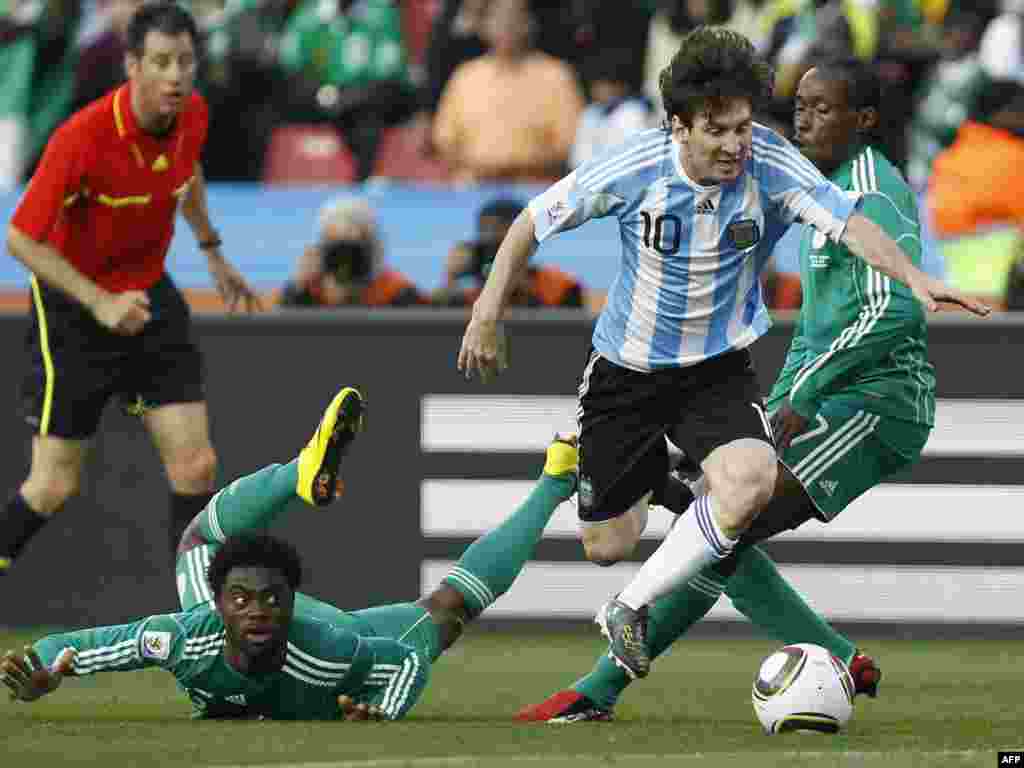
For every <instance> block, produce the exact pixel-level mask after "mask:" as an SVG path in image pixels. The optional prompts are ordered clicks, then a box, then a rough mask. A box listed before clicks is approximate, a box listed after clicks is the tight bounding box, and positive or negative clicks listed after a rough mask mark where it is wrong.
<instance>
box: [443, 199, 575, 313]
mask: <svg viewBox="0 0 1024 768" xmlns="http://www.w3.org/2000/svg"><path fill="white" fill-rule="evenodd" d="M522 210H523V203H522V202H520V201H519V200H515V199H511V198H498V199H496V200H492V201H491V202H489V203H487V204H486V205H484V206H483V207H482V208H481V209H480V210H479V211H478V212H477V225H476V227H477V228H476V239H475V240H473V241H471V242H468V243H457V244H456V245H455V246H454V247H453V248H452V250H451V251H450V252H449V254H448V259H447V262H446V263H445V282H444V287H443V288H441V290H439V291H437V292H436V293H435V294H434V296H433V300H432V303H433V304H435V305H436V306H442V307H469V306H472V305H473V302H475V301H476V299H477V297H478V296H479V295H480V291H481V289H482V288H483V285H484V281H486V279H487V274H488V272H490V269H491V265H492V264H493V263H494V257H495V256H496V255H497V253H498V246H499V245H501V241H502V240H504V239H505V235H506V234H507V233H508V230H509V227H511V226H512V222H513V221H515V220H516V216H518V215H519V214H520V213H521V212H522ZM511 304H512V305H513V306H521V307H574V308H579V307H583V305H584V289H583V286H582V284H581V283H580V282H579V281H578V280H577V279H576V278H574V277H573V276H572V275H570V274H568V273H566V272H563V271H562V270H560V269H558V268H557V267H542V266H537V265H535V264H533V265H530V266H529V267H528V268H527V270H526V272H525V273H524V274H523V275H522V277H521V279H520V280H519V282H518V284H517V285H516V287H515V290H514V292H513V294H512V299H511Z"/></svg>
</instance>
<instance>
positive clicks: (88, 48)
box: [71, 0, 142, 112]
mask: <svg viewBox="0 0 1024 768" xmlns="http://www.w3.org/2000/svg"><path fill="white" fill-rule="evenodd" d="M140 5H142V0H110V2H108V3H106V4H105V5H104V6H102V8H101V9H100V10H99V12H100V13H101V14H102V15H103V16H104V17H105V22H106V24H105V28H104V29H103V31H102V32H100V34H99V36H97V37H96V38H95V39H93V40H91V41H90V42H88V43H87V44H85V45H84V46H83V47H82V49H81V50H80V51H79V53H78V66H77V67H75V88H74V95H73V96H72V98H71V111H73V112H77V111H78V110H80V109H81V108H82V107H84V106H85V105H86V104H88V103H89V102H91V101H95V100H96V99H98V98H100V97H101V96H105V95H106V94H107V92H108V91H110V90H113V89H114V88H116V87H117V86H118V85H120V84H121V83H123V82H124V81H125V77H126V73H125V69H124V52H125V51H124V40H125V32H126V31H127V30H128V22H129V20H130V19H131V17H132V14H133V13H135V11H136V9H137V8H138V7H139V6H140Z"/></svg>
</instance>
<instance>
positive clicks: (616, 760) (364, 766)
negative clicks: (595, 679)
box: [207, 749, 995, 768]
mask: <svg viewBox="0 0 1024 768" xmlns="http://www.w3.org/2000/svg"><path fill="white" fill-rule="evenodd" d="M994 755H995V750H991V751H985V750H977V749H961V750H942V751H934V752H921V751H917V750H902V751H895V752H826V751H821V750H817V751H815V750H807V751H804V750H792V751H786V752H770V751H763V752H759V751H750V752H677V753H665V754H654V753H638V754H629V753H621V754H619V753H598V754H585V753H581V754H576V755H552V754H550V753H547V754H532V755H451V756H448V757H445V756H438V757H389V758H383V759H376V760H338V761H332V762H314V763H265V764H262V765H211V766H207V768H459V766H487V765H490V764H492V763H497V764H502V765H503V764H505V763H546V764H549V765H569V764H570V763H574V762H576V761H580V762H590V763H593V764H594V765H598V766H600V765H604V764H608V765H628V764H629V763H635V762H645V761H655V760H657V761H659V762H665V761H679V760H708V759H711V758H714V759H715V760H723V759H726V760H737V761H739V760H749V759H750V758H757V757H764V758H770V759H772V760H792V759H804V760H819V759H834V760H854V761H860V762H863V761H865V760H885V761H886V762H891V761H892V760H893V759H894V758H896V757H904V756H905V757H915V758H928V759H932V758H938V759H941V758H952V757H959V758H964V759H971V758H975V757H982V756H986V757H991V756H994ZM670 764H671V763H670ZM737 764H738V763H737Z"/></svg>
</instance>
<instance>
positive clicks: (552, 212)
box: [530, 123, 856, 371]
mask: <svg viewBox="0 0 1024 768" xmlns="http://www.w3.org/2000/svg"><path fill="white" fill-rule="evenodd" d="M855 207H856V200H852V199H850V198H849V197H847V196H846V195H844V193H843V192H842V190H840V189H839V188H838V187H837V186H835V185H834V184H833V183H832V182H830V181H829V180H828V179H826V178H825V177H824V176H823V175H822V174H821V173H820V172H819V171H818V170H817V169H816V168H815V167H814V166H813V165H812V164H811V163H810V161H808V160H807V159H806V158H805V157H803V155H801V154H800V152H799V151H798V150H797V149H796V148H795V147H793V146H792V145H791V144H790V143H789V142H788V141H786V140H785V139H784V138H782V137H781V136H779V135H778V134H777V133H775V132H774V131H772V130H770V129H768V128H766V127H764V126H762V125H759V124H756V123H755V124H754V127H753V139H752V146H751V153H750V156H749V157H748V159H747V161H746V165H745V168H744V173H743V174H741V175H740V177H739V178H738V179H737V180H736V181H734V182H730V183H728V184H719V185H715V186H703V185H701V184H699V183H697V182H696V181H694V180H692V179H690V178H689V177H688V176H687V174H686V172H685V170H684V169H683V166H682V163H681V159H680V145H679V144H678V143H677V142H676V141H675V140H674V139H673V138H672V136H671V134H670V133H669V132H668V131H665V130H663V129H660V128H659V129H653V130H650V131H643V132H641V133H638V134H636V135H635V136H634V137H632V138H631V139H629V140H628V141H626V142H624V143H623V144H621V145H619V146H618V147H616V148H614V149H612V150H610V151H609V152H606V153H604V154H603V155H599V156H598V157H596V158H594V159H593V160H590V161H588V162H586V163H584V164H583V165H581V166H580V167H579V168H577V169H576V170H575V171H573V172H572V173H570V174H569V175H568V176H566V177H565V178H563V179H562V180H561V181H559V182H558V183H556V184H555V185H553V186H552V187H551V188H549V189H548V190H547V191H546V192H544V193H542V194H541V195H538V196H537V197H536V198H534V199H533V200H532V201H531V202H530V212H531V214H532V218H533V223H534V228H535V231H536V236H537V241H538V242H541V243H542V242H543V241H544V240H546V239H547V238H548V237H551V236H552V235H554V234H556V233H558V232H562V231H566V230H570V229H573V228H575V227H578V226H579V225H581V224H583V223H584V222H585V221H587V220H589V219H592V218H598V217H602V216H615V217H617V218H618V220H619V232H620V240H621V249H622V250H621V259H620V264H619V270H618V273H617V275H616V277H615V280H614V281H613V283H612V286H611V288H610V289H609V292H608V302H607V304H606V306H605V308H604V310H603V311H602V312H601V316H600V318H599V319H598V322H597V326H596V328H595V330H594V338H593V344H594V348H595V349H596V350H597V351H598V352H599V353H600V354H601V355H602V356H603V357H605V358H607V359H608V360H610V361H612V362H613V363H616V364H618V365H621V366H624V367H626V368H631V369H633V370H639V371H649V370H654V369H658V368H667V367H678V366H686V365H693V364H695V363H699V362H701V361H702V360H706V359H707V358H709V357H713V356H715V355H718V354H721V353H723V352H725V351H728V350H731V349H740V348H743V347H746V346H748V345H749V344H751V343H752V342H753V341H754V340H755V339H757V338H758V337H759V336H761V335H762V334H764V333H765V331H767V330H768V327H769V326H770V324H771V320H770V317H769V314H768V310H767V308H766V307H765V305H764V300H763V297H762V293H761V284H760V279H759V278H760V276H761V273H762V272H763V270H764V267H765V265H766V263H767V261H768V258H769V257H770V255H771V252H772V248H773V247H774V244H775V243H776V242H777V241H778V239H779V238H780V237H781V236H782V234H783V232H785V230H786V228H787V227H788V226H789V225H790V224H792V223H793V222H795V221H802V222H805V223H807V224H810V225H811V226H813V227H815V228H816V229H817V230H819V231H820V232H822V233H824V234H825V235H826V236H827V237H829V238H830V239H832V240H834V241H838V240H839V239H840V237H841V236H842V233H843V230H844V229H845V227H846V221H847V219H848V218H849V217H850V215H851V213H852V212H853V210H854V208H855Z"/></svg>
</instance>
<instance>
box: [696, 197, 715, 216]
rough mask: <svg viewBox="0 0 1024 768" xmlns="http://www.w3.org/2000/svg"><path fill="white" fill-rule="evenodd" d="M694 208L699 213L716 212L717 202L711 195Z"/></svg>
mask: <svg viewBox="0 0 1024 768" xmlns="http://www.w3.org/2000/svg"><path fill="white" fill-rule="evenodd" d="M694 210H695V211H696V212H697V213H698V214H712V213H714V212H715V203H714V201H712V199H711V198H710V197H709V198H707V199H706V200H701V201H700V202H699V203H697V206H696V208H694Z"/></svg>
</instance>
